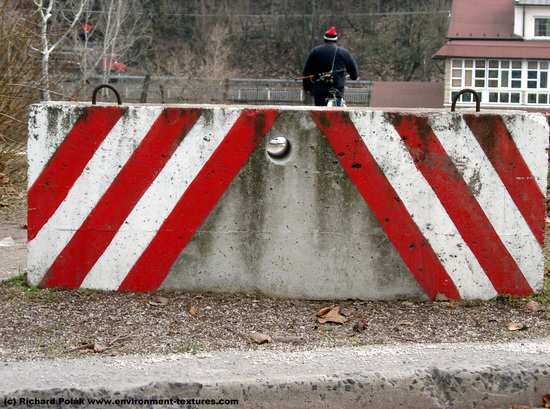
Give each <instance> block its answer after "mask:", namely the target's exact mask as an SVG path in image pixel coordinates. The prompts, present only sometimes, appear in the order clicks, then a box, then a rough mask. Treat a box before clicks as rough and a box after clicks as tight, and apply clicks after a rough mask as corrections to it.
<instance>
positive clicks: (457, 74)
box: [452, 70, 462, 78]
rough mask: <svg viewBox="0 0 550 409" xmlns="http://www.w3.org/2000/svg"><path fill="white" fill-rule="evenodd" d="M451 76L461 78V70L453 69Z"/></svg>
mask: <svg viewBox="0 0 550 409" xmlns="http://www.w3.org/2000/svg"><path fill="white" fill-rule="evenodd" d="M452 75H453V78H462V70H453V72H452Z"/></svg>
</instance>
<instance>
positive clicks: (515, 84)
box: [512, 80, 521, 88]
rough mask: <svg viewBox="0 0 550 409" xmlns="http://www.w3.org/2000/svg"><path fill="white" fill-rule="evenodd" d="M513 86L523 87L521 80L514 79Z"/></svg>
mask: <svg viewBox="0 0 550 409" xmlns="http://www.w3.org/2000/svg"><path fill="white" fill-rule="evenodd" d="M512 88H521V81H517V80H515V81H512Z"/></svg>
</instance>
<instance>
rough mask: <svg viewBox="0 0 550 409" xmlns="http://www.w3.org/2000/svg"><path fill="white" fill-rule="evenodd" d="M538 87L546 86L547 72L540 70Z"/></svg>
mask: <svg viewBox="0 0 550 409" xmlns="http://www.w3.org/2000/svg"><path fill="white" fill-rule="evenodd" d="M539 88H548V72H547V71H541V73H540V84H539Z"/></svg>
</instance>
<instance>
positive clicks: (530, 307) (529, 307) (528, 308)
mask: <svg viewBox="0 0 550 409" xmlns="http://www.w3.org/2000/svg"><path fill="white" fill-rule="evenodd" d="M524 310H525V312H537V311H540V310H541V308H540V304H539V303H538V302H536V301H529V302H528V303H527V304H525V308H524Z"/></svg>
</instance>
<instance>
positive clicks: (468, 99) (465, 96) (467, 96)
mask: <svg viewBox="0 0 550 409" xmlns="http://www.w3.org/2000/svg"><path fill="white" fill-rule="evenodd" d="M461 97H462V102H472V94H471V93H470V92H467V93H465V94H462V95H461Z"/></svg>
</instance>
